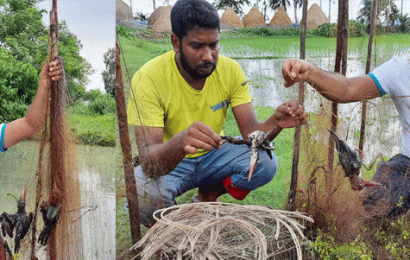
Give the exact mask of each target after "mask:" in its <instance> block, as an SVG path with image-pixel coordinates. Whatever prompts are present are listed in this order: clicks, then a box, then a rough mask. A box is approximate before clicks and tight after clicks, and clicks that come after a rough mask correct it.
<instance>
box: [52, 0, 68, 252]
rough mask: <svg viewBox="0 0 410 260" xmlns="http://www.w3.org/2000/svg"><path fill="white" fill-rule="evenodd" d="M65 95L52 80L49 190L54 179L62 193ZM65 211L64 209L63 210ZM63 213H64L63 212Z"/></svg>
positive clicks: (54, 34)
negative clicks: (63, 103) (63, 107)
mask: <svg viewBox="0 0 410 260" xmlns="http://www.w3.org/2000/svg"><path fill="white" fill-rule="evenodd" d="M49 37H50V50H49V51H50V53H49V54H50V57H49V62H51V61H54V60H55V59H57V57H58V12H57V0H53V1H52V8H51V11H50V35H49ZM63 96H64V90H62V89H59V84H58V83H57V82H52V87H51V104H50V155H51V154H52V155H53V156H50V166H51V170H50V183H49V191H51V190H52V184H53V183H54V181H56V182H57V187H58V188H59V189H60V191H61V192H62V194H65V192H64V191H63V190H61V189H63V187H62V185H61V180H60V179H59V178H58V176H64V175H65V158H64V154H65V149H66V147H65V143H64V142H61V140H64V138H65V136H64V132H63V131H61V130H62V129H64V121H62V120H63V117H62V116H61V115H62V114H63V111H61V108H62V106H61V105H59V104H61V103H62V102H64V100H63ZM53 147H59V149H54V150H52V149H53ZM62 211H63V210H62ZM62 214H63V213H62ZM56 230H57V228H55V229H53V231H52V232H51V234H50V237H49V255H50V259H57V255H58V253H57V251H58V250H57V239H56V237H57V236H56Z"/></svg>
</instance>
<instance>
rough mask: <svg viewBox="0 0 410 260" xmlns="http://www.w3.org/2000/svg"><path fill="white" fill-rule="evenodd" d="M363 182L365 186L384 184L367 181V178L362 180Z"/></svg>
mask: <svg viewBox="0 0 410 260" xmlns="http://www.w3.org/2000/svg"><path fill="white" fill-rule="evenodd" d="M361 182H362V184H363V186H364V187H374V186H383V184H381V183H379V182H375V181H367V180H363V179H362V180H361Z"/></svg>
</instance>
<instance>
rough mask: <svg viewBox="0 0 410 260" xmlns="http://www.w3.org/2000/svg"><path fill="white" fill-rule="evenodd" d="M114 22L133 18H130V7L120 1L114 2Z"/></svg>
mask: <svg viewBox="0 0 410 260" xmlns="http://www.w3.org/2000/svg"><path fill="white" fill-rule="evenodd" d="M115 8H116V9H115V10H116V11H115V20H116V21H127V20H132V19H134V17H133V16H132V11H131V7H129V6H128V5H127V4H126V3H124V2H123V1H122V0H116V1H115Z"/></svg>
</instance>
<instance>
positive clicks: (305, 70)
mask: <svg viewBox="0 0 410 260" xmlns="http://www.w3.org/2000/svg"><path fill="white" fill-rule="evenodd" d="M282 75H283V78H284V79H285V87H290V86H292V85H293V84H294V83H295V82H301V81H307V82H308V83H309V84H310V85H311V86H312V87H314V88H315V89H317V90H318V91H319V92H320V94H322V95H323V96H324V97H325V98H327V99H330V100H332V101H336V102H339V103H348V102H355V101H363V100H368V99H372V98H375V97H379V96H380V92H379V90H378V88H377V86H376V83H375V82H374V81H373V79H372V78H371V77H370V76H369V75H365V76H360V77H355V78H347V77H345V76H343V75H342V74H338V73H333V72H327V71H323V70H321V69H319V68H317V67H316V66H314V65H312V64H311V63H309V62H307V61H304V60H293V59H288V60H286V61H285V62H284V64H283V67H282Z"/></svg>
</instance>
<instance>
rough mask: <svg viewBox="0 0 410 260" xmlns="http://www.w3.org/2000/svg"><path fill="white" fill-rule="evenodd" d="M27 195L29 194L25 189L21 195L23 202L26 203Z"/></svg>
mask: <svg viewBox="0 0 410 260" xmlns="http://www.w3.org/2000/svg"><path fill="white" fill-rule="evenodd" d="M26 194H27V189H26V187H24V188H23V192H22V193H21V197H22V198H23V201H26Z"/></svg>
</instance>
